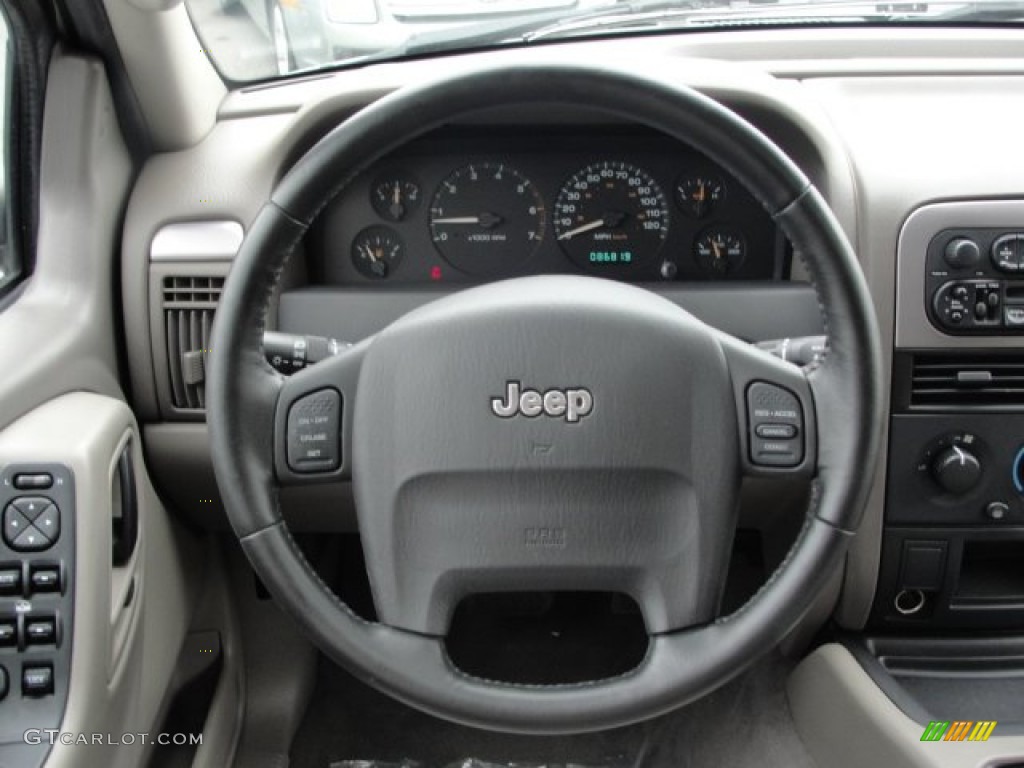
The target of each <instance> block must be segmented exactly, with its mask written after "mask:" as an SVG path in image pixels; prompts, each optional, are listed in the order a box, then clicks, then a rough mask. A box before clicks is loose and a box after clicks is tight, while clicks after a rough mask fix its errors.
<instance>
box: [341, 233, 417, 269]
mask: <svg viewBox="0 0 1024 768" xmlns="http://www.w3.org/2000/svg"><path fill="white" fill-rule="evenodd" d="M404 251H405V246H404V245H403V244H402V240H401V238H399V237H398V234H397V233H396V232H394V231H393V230H391V229H388V228H387V227H367V228H366V229H364V230H362V231H361V232H360V233H359V234H358V235H356V236H355V239H354V240H353V241H352V264H353V265H354V266H355V268H356V269H357V270H358V271H359V274H361V275H363V276H364V277H368V278H370V279H371V280H384V279H385V278H387V277H389V276H390V275H391V274H392V272H394V270H395V267H397V266H398V264H399V262H401V260H402V256H403V254H404Z"/></svg>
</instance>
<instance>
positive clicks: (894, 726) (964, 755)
mask: <svg viewBox="0 0 1024 768" xmlns="http://www.w3.org/2000/svg"><path fill="white" fill-rule="evenodd" d="M788 693H789V704H790V708H791V709H792V711H793V719H794V720H795V721H796V726H797V730H798V731H799V733H800V738H801V739H802V740H803V742H804V745H805V746H806V747H807V749H808V751H809V752H810V753H811V755H812V757H814V759H815V761H816V762H817V763H818V765H821V766H828V768H880V767H881V766H884V767H885V768H983V767H986V766H995V765H1001V764H1004V763H1005V762H1009V761H1024V736H1020V735H1012V736H1004V735H1000V732H999V728H998V726H997V727H996V729H995V732H994V733H993V735H992V737H991V738H990V740H989V741H987V742H968V741H963V742H945V741H936V742H923V741H921V735H922V733H923V732H924V726H925V724H921V723H916V722H914V721H913V720H911V719H910V718H909V717H907V716H906V715H905V714H903V712H901V711H900V709H899V708H898V707H897V706H896V705H895V704H893V703H892V701H890V700H889V698H888V697H887V696H886V695H885V694H884V693H882V691H881V689H880V688H879V687H878V686H877V685H876V684H875V682H874V681H873V680H872V679H871V678H870V677H869V676H868V674H867V673H866V672H865V671H864V670H863V668H862V667H861V666H860V664H858V663H857V660H856V659H854V658H853V656H852V655H851V654H850V652H849V651H847V650H846V649H845V648H843V647H842V646H840V645H836V644H834V643H832V644H828V645H823V646H822V647H821V648H819V649H818V650H816V651H815V652H814V653H812V654H811V655H810V656H808V657H807V658H806V659H804V660H803V661H802V662H801V663H800V665H799V666H798V667H797V668H796V669H795V670H793V674H792V675H791V676H790V679H789V685H788ZM965 714H966V713H965Z"/></svg>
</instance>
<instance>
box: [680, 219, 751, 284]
mask: <svg viewBox="0 0 1024 768" xmlns="http://www.w3.org/2000/svg"><path fill="white" fill-rule="evenodd" d="M693 255H694V258H695V259H696V260H697V265H698V266H699V267H700V268H701V270H702V271H703V272H705V273H707V274H709V275H713V276H715V277H725V276H726V275H728V274H729V273H730V272H735V271H736V270H737V269H739V268H740V266H741V265H742V264H743V260H744V259H745V258H746V256H747V244H746V242H745V241H744V239H743V235H742V234H741V233H740V232H739V231H738V230H736V229H734V228H733V227H724V226H716V227H712V228H710V229H706V230H704V232H703V233H702V234H701V235H700V237H698V238H697V242H696V243H695V244H694V254H693Z"/></svg>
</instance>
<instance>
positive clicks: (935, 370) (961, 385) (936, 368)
mask: <svg viewBox="0 0 1024 768" xmlns="http://www.w3.org/2000/svg"><path fill="white" fill-rule="evenodd" d="M910 405H911V407H916V408H933V407H934V408H943V407H950V406H953V407H957V408H964V407H967V408H970V407H996V408H1002V409H1007V408H1013V409H1017V408H1020V409H1024V355H1022V354H1017V355H1013V354H1009V355H1008V354H1000V353H998V352H986V353H978V354H963V355H955V356H951V355H933V354H917V355H914V363H913V372H912V377H911V388H910Z"/></svg>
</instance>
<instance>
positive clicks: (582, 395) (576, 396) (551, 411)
mask: <svg viewBox="0 0 1024 768" xmlns="http://www.w3.org/2000/svg"><path fill="white" fill-rule="evenodd" d="M505 386H506V390H505V396H504V398H501V397H493V398H491V410H492V411H494V415H495V416H500V417H501V418H503V419H511V418H512V417H513V416H516V415H519V414H522V415H523V416H525V417H526V418H528V419H533V418H536V417H537V416H540V415H541V414H544V415H546V416H551V417H553V418H564V419H565V420H566V421H567V422H569V423H570V424H575V423H576V422H578V421H579V420H580V419H582V418H583V417H584V416H586V415H588V414H589V413H590V412H591V411H592V410H594V396H593V395H592V394H590V390H589V389H585V388H583V387H580V388H578V389H549V390H547V391H546V392H544V393H543V394H542V393H540V392H538V391H537V390H536V389H521V386H522V385H521V384H520V383H519V382H518V381H510V382H508V383H507V384H506V385H505Z"/></svg>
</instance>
